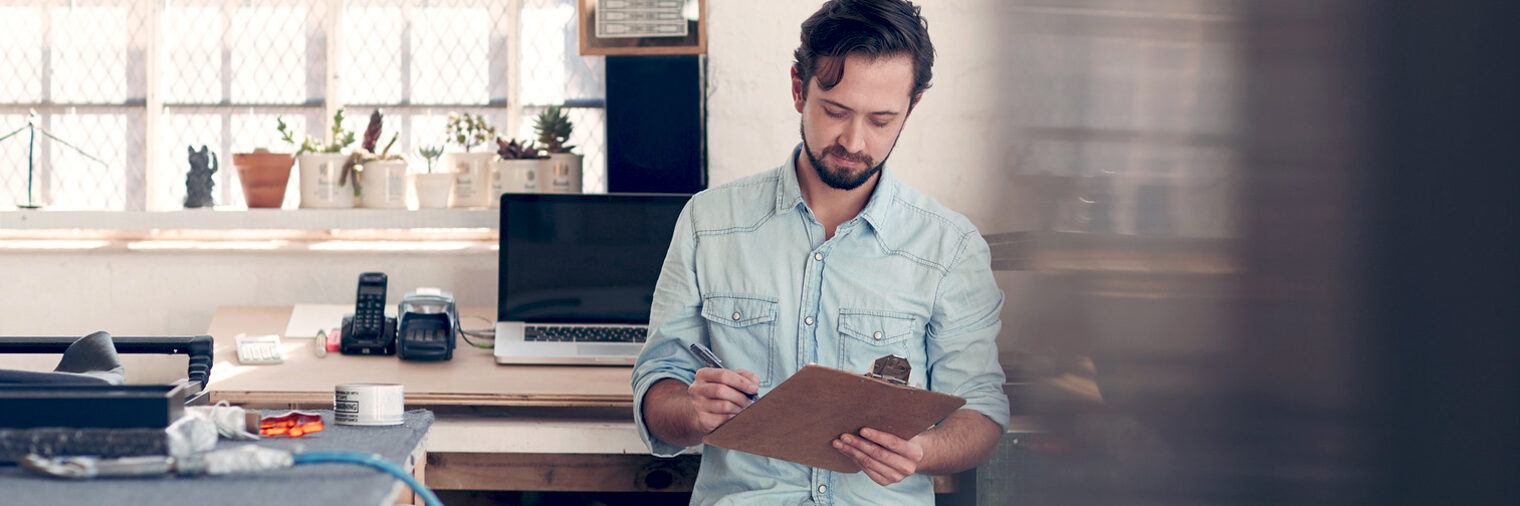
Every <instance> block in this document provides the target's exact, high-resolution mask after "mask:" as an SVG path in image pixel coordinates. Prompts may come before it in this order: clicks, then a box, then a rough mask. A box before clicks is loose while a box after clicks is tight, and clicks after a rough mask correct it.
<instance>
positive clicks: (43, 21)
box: [0, 0, 606, 210]
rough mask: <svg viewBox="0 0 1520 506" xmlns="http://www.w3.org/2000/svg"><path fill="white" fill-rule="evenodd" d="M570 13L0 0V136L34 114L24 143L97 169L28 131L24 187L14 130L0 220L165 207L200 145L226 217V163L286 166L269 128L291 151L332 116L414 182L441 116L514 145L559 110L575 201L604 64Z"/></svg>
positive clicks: (381, 4) (473, 3)
mask: <svg viewBox="0 0 1520 506" xmlns="http://www.w3.org/2000/svg"><path fill="white" fill-rule="evenodd" d="M514 8H515V9H514ZM575 8H576V2H575V0H522V1H508V0H455V1H447V0H444V1H440V0H251V1H243V2H224V1H220V0H176V1H172V2H140V1H131V0H117V1H84V0H76V1H72V2H69V1H25V0H17V1H9V2H5V3H4V4H0V33H5V34H6V36H4V37H0V65H3V68H8V69H11V71H10V72H8V73H6V74H5V75H0V136H3V135H5V134H8V133H11V132H12V131H14V130H15V129H17V128H22V129H24V128H25V126H26V125H27V120H28V112H29V111H31V110H36V111H37V113H38V116H37V123H36V125H37V126H38V127H39V128H41V129H46V130H47V131H48V132H49V133H52V134H55V135H56V137H57V138H59V139H62V140H63V141H67V142H69V143H70V144H72V145H73V146H75V147H78V148H80V149H81V150H83V151H85V152H87V153H89V154H91V155H94V157H95V158H98V159H99V160H102V161H103V162H104V163H97V162H94V161H92V160H91V158H89V157H87V156H85V155H82V154H79V153H78V152H76V151H74V150H72V149H70V148H68V147H67V146H64V145H63V144H62V143H61V142H58V141H55V140H53V139H49V138H47V137H46V136H44V135H42V131H41V130H38V131H37V139H38V140H37V142H36V144H35V150H34V151H33V158H34V163H33V164H31V167H32V168H33V170H32V172H31V174H30V175H31V176H32V178H31V179H32V180H33V181H34V182H33V183H31V184H30V186H29V185H28V176H29V174H28V170H27V167H28V164H27V161H26V160H27V154H28V143H27V140H26V139H27V137H29V133H30V131H23V132H21V133H19V134H17V135H15V136H13V137H11V138H7V139H5V140H0V167H3V170H0V206H6V207H8V206H9V204H11V203H16V204H24V203H26V202H28V201H29V197H28V189H31V190H32V193H33V194H34V195H33V196H32V197H30V201H34V202H45V203H46V204H47V205H48V206H49V207H50V208H55V209H107V210H138V209H145V208H146V209H173V208H178V207H179V206H180V203H181V202H183V200H184V195H185V174H186V172H187V171H188V169H189V164H188V162H187V155H188V153H187V152H186V149H187V148H191V149H200V147H201V146H207V147H209V148H210V149H211V151H212V152H214V153H215V154H216V155H217V159H218V162H219V166H220V170H219V171H218V172H217V173H216V174H215V176H214V180H215V182H216V183H215V184H216V187H215V189H214V192H213V195H214V199H215V201H216V204H217V205H231V206H241V205H243V196H242V193H241V191H240V190H239V187H238V184H239V183H238V181H237V177H236V171H235V170H233V169H232V164H231V153H235V152H247V151H251V150H253V149H255V148H258V147H265V148H269V149H271V150H274V151H287V152H288V151H293V150H294V148H295V147H294V146H291V145H288V144H285V143H283V142H282V141H281V140H280V138H279V137H280V136H279V134H278V133H277V132H276V130H275V124H276V118H283V119H284V121H285V122H286V124H287V125H289V126H290V127H291V128H292V129H293V130H294V131H295V132H296V133H297V138H298V139H299V137H300V136H301V135H311V136H312V137H316V138H321V139H323V140H326V139H325V138H326V136H327V132H328V128H329V125H330V122H331V117H330V116H329V112H330V111H331V110H332V109H331V106H332V104H348V105H347V109H346V111H345V112H346V116H347V117H346V119H345V121H344V124H343V127H344V128H346V129H349V130H352V131H355V132H356V133H362V131H363V130H364V127H365V126H366V124H367V121H368V117H369V113H370V111H371V110H374V109H380V110H382V111H383V112H384V116H385V126H384V130H383V133H382V138H381V146H379V148H383V147H384V144H385V142H386V141H388V140H389V139H390V138H391V136H392V135H393V134H399V135H398V136H397V141H396V143H395V145H394V146H392V153H403V154H407V155H410V156H411V158H412V165H413V169H414V170H417V171H422V170H425V169H424V165H423V162H422V161H421V160H420V158H419V157H416V156H415V154H416V151H417V148H418V147H420V146H423V145H434V144H440V143H441V142H442V138H443V132H444V123H445V121H446V119H447V115H448V114H449V113H450V112H469V113H474V114H482V115H484V116H485V117H486V119H487V121H488V122H489V123H490V124H492V125H494V126H496V127H497V128H498V131H499V132H500V133H501V135H502V136H503V137H505V136H508V135H509V134H510V135H512V136H515V137H518V138H529V137H532V136H533V135H532V115H534V114H536V113H537V112H538V111H539V110H541V108H542V107H544V106H548V105H557V104H564V103H567V102H568V103H570V105H571V106H572V108H571V109H570V110H569V112H570V115H571V120H572V121H573V122H574V123H575V126H576V128H575V132H574V134H573V135H572V142H571V143H572V144H574V145H576V146H577V151H578V152H580V153H582V154H585V155H586V160H585V167H586V177H585V181H584V190H585V191H588V192H595V191H605V188H606V182H605V181H606V177H605V172H606V171H605V161H604V159H605V157H604V156H603V154H602V152H603V150H604V144H605V141H604V140H603V138H604V135H603V128H604V124H605V120H604V116H605V115H604V114H603V112H602V109H601V107H602V99H603V97H604V90H605V85H604V84H603V72H604V71H603V63H602V58H601V57H581V56H579V55H578V54H577V53H576V43H575V33H576V25H575V20H576V16H575ZM514 31H518V32H519V33H514ZM155 41H156V42H155ZM150 64H151V65H150ZM514 65H516V66H518V67H520V68H518V69H516V70H517V71H516V72H515V73H514V72H513V69H512V68H511V67H512V66H514ZM150 73H151V75H150ZM514 75H515V76H516V77H517V79H516V80H515V81H514V80H513V79H512V78H511V77H512V76H514ZM150 107H152V108H155V109H156V110H155V111H153V113H152V114H150V113H149V111H148V108H150ZM150 138H151V139H152V140H149V139H150ZM148 143H152V146H151V149H150V146H149V145H148ZM454 149H457V148H454ZM475 149H476V150H482V149H494V146H480V147H476V148H475ZM149 158H152V160H149ZM149 185H151V187H149Z"/></svg>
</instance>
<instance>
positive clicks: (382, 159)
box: [348, 109, 406, 209]
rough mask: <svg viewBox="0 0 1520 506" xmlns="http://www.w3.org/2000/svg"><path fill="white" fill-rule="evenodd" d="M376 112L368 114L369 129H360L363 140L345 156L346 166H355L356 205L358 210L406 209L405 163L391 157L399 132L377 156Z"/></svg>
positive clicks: (379, 121)
mask: <svg viewBox="0 0 1520 506" xmlns="http://www.w3.org/2000/svg"><path fill="white" fill-rule="evenodd" d="M382 122H383V119H382V116H381V115H380V110H379V109H376V110H375V111H374V112H372V113H370V115H369V126H368V127H367V128H365V129H364V141H363V142H362V145H361V146H360V147H359V149H357V150H354V153H353V154H352V155H350V156H349V158H348V163H349V165H351V166H356V167H357V170H358V173H359V185H358V186H357V189H358V190H359V205H360V206H362V207H371V208H380V209H396V208H403V207H406V160H405V159H403V158H401V155H393V154H391V147H392V146H395V145H396V138H397V137H399V136H400V134H399V133H393V134H391V140H390V142H387V143H385V148H384V149H381V150H380V152H379V153H376V152H375V147H376V145H377V144H378V143H379V141H380V130H381V126H382Z"/></svg>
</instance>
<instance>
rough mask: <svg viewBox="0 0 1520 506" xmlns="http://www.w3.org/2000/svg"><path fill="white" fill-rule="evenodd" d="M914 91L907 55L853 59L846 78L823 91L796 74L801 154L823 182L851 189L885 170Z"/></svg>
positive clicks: (847, 63) (848, 62)
mask: <svg viewBox="0 0 1520 506" xmlns="http://www.w3.org/2000/svg"><path fill="white" fill-rule="evenodd" d="M803 86H807V87H808V88H807V93H806V98H804V97H803V95H804V94H803V93H802V92H803ZM912 88H913V61H912V60H911V59H909V57H908V56H906V55H897V56H885V57H881V58H877V59H874V60H872V59H870V58H868V57H865V56H860V55H849V56H847V57H845V61H844V77H843V79H841V80H840V81H839V84H837V85H835V86H834V87H833V88H832V89H829V90H823V89H822V88H819V87H818V80H817V79H810V80H809V81H808V82H807V83H803V82H802V81H801V80H800V79H798V78H797V77H796V75H795V74H794V75H793V77H792V99H793V101H795V102H796V106H797V112H800V113H802V144H803V151H804V152H805V153H806V154H807V161H808V163H809V164H810V165H811V166H812V167H813V170H815V171H817V173H818V177H819V178H820V179H822V180H823V182H824V183H825V184H827V185H829V186H830V187H833V188H837V189H840V190H853V189H855V188H858V187H860V185H862V184H865V182H866V181H869V180H870V179H871V177H872V176H874V175H876V173H878V172H880V171H881V166H882V164H883V163H886V161H887V157H888V156H889V155H891V154H892V148H893V146H895V145H896V144H897V136H898V135H899V134H901V133H902V127H903V124H904V123H905V122H906V121H907V120H908V112H909V111H910V109H911V106H912V104H913V101H912V100H910V97H909V96H908V93H909V92H910V91H911V90H912Z"/></svg>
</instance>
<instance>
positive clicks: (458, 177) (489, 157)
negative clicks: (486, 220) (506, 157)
mask: <svg viewBox="0 0 1520 506" xmlns="http://www.w3.org/2000/svg"><path fill="white" fill-rule="evenodd" d="M444 134H445V138H446V139H447V140H448V142H449V143H451V144H454V145H456V146H459V147H461V148H464V152H463V153H457V152H456V153H449V154H448V157H447V158H446V160H445V161H446V162H447V163H448V165H449V167H450V168H452V169H453V171H454V194H453V195H452V196H451V197H450V198H449V205H450V206H451V207H486V206H489V205H491V198H492V197H494V196H495V195H492V194H491V179H492V178H491V168H492V166H493V165H494V164H493V163H492V162H494V161H495V160H496V153H494V152H492V151H489V150H487V151H477V152H471V149H472V148H474V147H475V146H479V145H481V144H483V143H485V142H486V141H489V140H491V139H495V138H496V127H493V126H490V125H487V124H486V119H485V118H484V117H482V116H480V115H476V114H470V113H464V114H457V113H449V122H448V126H447V127H446V128H445V130H444Z"/></svg>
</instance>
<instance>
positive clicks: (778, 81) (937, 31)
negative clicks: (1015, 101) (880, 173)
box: [707, 0, 1012, 233]
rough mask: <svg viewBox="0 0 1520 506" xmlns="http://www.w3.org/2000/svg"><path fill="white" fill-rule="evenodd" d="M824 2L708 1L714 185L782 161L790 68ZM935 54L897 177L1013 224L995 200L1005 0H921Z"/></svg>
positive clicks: (1003, 226) (896, 158)
mask: <svg viewBox="0 0 1520 506" xmlns="http://www.w3.org/2000/svg"><path fill="white" fill-rule="evenodd" d="M821 3H822V2H821V1H817V0H786V1H772V2H732V1H714V2H708V4H707V9H708V16H709V19H711V21H712V25H711V26H713V27H716V28H714V29H713V30H712V31H710V32H708V34H707V37H708V46H707V47H708V59H707V62H708V90H707V91H708V99H707V111H708V119H707V143H708V146H707V149H708V162H707V163H708V179H709V182H710V184H711V185H718V184H722V183H724V182H727V181H732V180H734V179H737V178H739V177H742V176H745V175H749V174H753V173H756V172H761V171H764V170H766V169H770V168H773V167H775V166H777V165H780V164H781V163H782V162H783V161H784V160H785V158H786V155H787V154H788V152H789V151H790V150H791V149H792V147H793V146H795V145H796V144H797V142H798V141H799V138H798V134H797V122H798V114H797V111H796V110H795V109H793V107H792V99H791V81H790V79H791V78H790V74H789V72H790V69H791V63H792V51H794V50H796V49H797V45H798V42H799V40H800V39H799V37H800V31H801V25H802V21H803V20H804V19H806V18H807V17H808V16H809V15H811V14H812V13H813V11H815V10H817V8H818V6H819V5H820V4H821ZM919 3H920V4H921V5H922V8H923V15H924V18H925V19H927V20H928V22H929V35H930V37H931V38H932V40H933V41H934V47H935V49H936V51H937V60H936V62H935V65H934V80H933V87H932V88H930V89H929V90H928V91H927V92H926V93H925V94H924V98H923V101H922V102H920V103H919V106H918V107H917V108H916V109H915V110H914V111H913V117H912V118H910V119H909V120H908V124H907V127H906V129H905V130H904V131H903V134H902V137H901V138H900V139H899V140H898V144H897V149H896V150H895V151H893V153H892V157H891V158H890V160H889V165H890V166H891V167H892V170H894V171H895V172H894V173H895V174H896V176H897V177H899V178H901V179H903V180H904V181H906V182H907V183H908V184H910V185H912V186H913V187H915V188H918V189H919V190H922V191H924V192H925V193H928V194H929V195H931V196H933V197H935V198H936V199H938V200H939V201H940V202H941V203H945V204H948V205H949V206H950V207H951V208H952V209H955V210H956V211H959V212H961V213H962V214H965V215H966V216H967V217H969V218H971V221H972V222H973V223H975V224H976V225H977V227H978V228H980V229H981V230H982V233H997V232H1008V231H1011V229H1010V226H1011V224H1012V217H1011V216H1009V215H1008V213H1007V212H1006V211H1007V208H1006V207H1005V206H1003V205H1001V203H1000V196H1001V195H1002V194H1003V190H1004V189H1005V188H1007V187H1008V186H1011V179H1009V178H1008V177H1007V176H1008V174H1007V171H1006V170H1005V163H1004V161H1003V160H1002V156H1003V149H1004V148H1003V147H1002V146H1001V144H1003V142H1002V141H1001V140H1000V138H999V133H1000V129H998V128H994V127H995V126H996V125H997V124H999V123H1000V122H1005V121H1004V120H1006V119H1007V114H1008V108H1006V107H999V104H1000V102H1001V99H1000V97H999V93H998V87H997V85H998V79H996V75H997V70H998V69H999V68H1001V66H1002V64H1003V63H1002V62H1003V60H1004V59H1005V58H1006V54H1003V53H1002V52H1001V51H1000V50H1001V48H1000V47H999V44H998V43H997V41H998V35H997V33H996V30H998V28H999V23H998V19H999V17H1000V14H999V12H1000V10H1005V9H1006V7H1005V4H1006V2H998V1H994V0H931V1H922V2H919Z"/></svg>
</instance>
